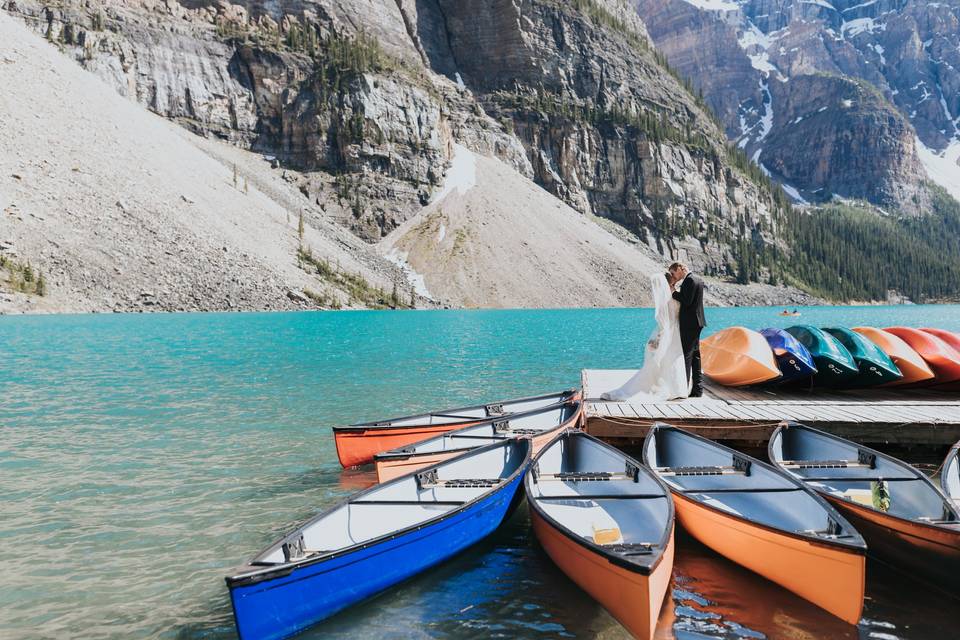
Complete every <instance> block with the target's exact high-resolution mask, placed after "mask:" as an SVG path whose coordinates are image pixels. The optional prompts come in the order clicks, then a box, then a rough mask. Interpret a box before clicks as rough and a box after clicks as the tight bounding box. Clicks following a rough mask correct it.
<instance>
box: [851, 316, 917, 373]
mask: <svg viewBox="0 0 960 640" xmlns="http://www.w3.org/2000/svg"><path fill="white" fill-rule="evenodd" d="M853 330H854V331H856V332H857V333H859V334H860V335H862V336H863V337H865V338H867V339H868V340H870V342H872V343H873V344H875V345H877V347H879V348H880V350H881V351H883V352H884V353H885V354H887V356H889V357H890V359H891V360H892V361H893V364H895V365H897V369H899V370H900V375H902V376H903V377H902V378H900V379H899V380H894V381H892V382H890V386H899V385H904V384H917V383H922V382H929V381H932V380H933V378H934V374H933V370H932V369H931V368H930V365H928V364H927V362H926V361H925V360H924V359H923V358H921V357H920V354H919V353H917V352H916V351H914V350H913V347H911V346H910V345H908V344H907V343H906V342H904V341H903V340H901V339H900V338H898V337H897V336H895V335H893V334H892V333H887V332H886V331H884V330H883V329H877V328H875V327H854V328H853Z"/></svg>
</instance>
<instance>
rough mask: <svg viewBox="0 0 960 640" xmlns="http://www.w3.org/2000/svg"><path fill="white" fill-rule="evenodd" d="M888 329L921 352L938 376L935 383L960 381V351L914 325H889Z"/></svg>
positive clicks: (921, 355)
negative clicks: (915, 327)
mask: <svg viewBox="0 0 960 640" xmlns="http://www.w3.org/2000/svg"><path fill="white" fill-rule="evenodd" d="M886 331H888V332H890V333H892V334H893V335H895V336H897V337H899V338H901V339H903V341H904V342H906V343H907V344H909V345H910V346H911V347H912V348H913V350H914V351H916V352H917V353H919V354H920V357H921V358H923V359H924V360H925V361H926V362H927V364H928V365H930V368H931V369H933V373H934V375H935V376H936V377H935V378H934V380H933V383H934V384H937V385H940V384H951V383H954V382H960V353H958V352H957V351H956V350H955V349H954V348H953V347H951V346H950V345H949V344H947V343H946V342H944V341H943V340H941V339H940V338H938V337H937V336H935V335H933V334H932V333H927V332H926V331H922V330H920V329H914V328H913V327H887V328H886Z"/></svg>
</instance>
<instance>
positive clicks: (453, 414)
mask: <svg viewBox="0 0 960 640" xmlns="http://www.w3.org/2000/svg"><path fill="white" fill-rule="evenodd" d="M576 394H577V391H576V390H575V389H568V390H566V391H561V392H559V393H550V394H546V395H541V396H531V397H529V398H518V399H515V400H502V401H500V402H493V403H489V404H481V405H475V406H470V407H456V408H453V409H443V410H440V411H434V412H432V413H422V414H418V415H414V416H403V417H399V418H388V419H385V420H377V421H374V422H361V423H357V424H354V425H350V427H347V428H356V427H405V426H410V425H440V424H451V423H456V422H464V421H472V420H483V419H485V418H489V417H491V416H499V415H503V414H507V413H521V412H526V411H533V410H535V409H540V408H542V407H546V406H548V405H551V404H556V403H557V402H564V401H567V400H569V399H571V398H572V397H574V396H575V395H576Z"/></svg>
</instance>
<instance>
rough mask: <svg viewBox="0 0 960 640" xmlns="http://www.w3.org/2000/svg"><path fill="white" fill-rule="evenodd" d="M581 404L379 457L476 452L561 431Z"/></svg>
mask: <svg viewBox="0 0 960 640" xmlns="http://www.w3.org/2000/svg"><path fill="white" fill-rule="evenodd" d="M580 408H581V403H580V402H572V403H567V404H560V405H550V406H549V407H545V408H540V409H536V410H534V411H528V412H525V413H521V414H513V415H509V416H503V417H502V418H496V419H493V420H487V421H484V422H482V423H480V424H478V425H473V426H470V427H464V428H463V429H457V430H456V431H448V432H446V433H444V434H441V435H439V436H437V437H435V438H430V439H428V440H423V441H422V442H418V443H416V444H413V445H408V446H406V447H401V448H399V449H393V450H391V451H386V452H384V453H381V454H378V455H377V456H376V458H377V459H384V458H390V457H398V456H408V455H411V454H415V455H423V454H429V453H444V452H447V451H460V450H465V449H473V448H476V447H481V446H483V445H486V444H492V443H494V442H499V441H501V440H504V439H506V438H516V437H520V436H533V435H537V434H540V433H544V432H546V431H551V430H553V429H557V428H559V427H560V426H561V425H563V424H564V423H565V422H567V421H569V420H571V419H573V418H575V417H576V416H577V415H579V413H580Z"/></svg>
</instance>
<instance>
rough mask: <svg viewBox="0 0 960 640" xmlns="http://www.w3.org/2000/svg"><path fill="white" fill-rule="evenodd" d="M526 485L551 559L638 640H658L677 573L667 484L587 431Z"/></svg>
mask: <svg viewBox="0 0 960 640" xmlns="http://www.w3.org/2000/svg"><path fill="white" fill-rule="evenodd" d="M524 487H525V489H526V492H527V502H528V504H529V505H530V519H531V521H532V522H533V531H534V533H535V534H536V536H537V540H539V541H540V545H541V546H542V547H543V549H544V551H546V552H547V555H549V556H550V558H551V559H552V560H553V562H554V563H555V564H556V565H557V566H558V567H560V569H561V570H562V571H563V572H564V573H565V574H567V576H568V577H569V578H570V579H571V580H573V581H574V582H576V583H577V584H578V585H579V586H580V587H581V588H582V589H583V590H584V591H586V592H587V593H589V594H590V595H591V596H592V597H593V598H594V599H595V600H596V601H597V602H599V603H600V604H602V605H603V606H604V608H606V610H607V611H609V612H610V615H612V616H613V617H614V618H616V619H617V620H618V621H619V622H620V623H621V624H622V625H623V626H624V627H626V629H627V631H629V632H630V633H631V634H632V635H633V636H634V637H636V638H641V639H643V640H647V639H649V638H652V637H653V633H654V629H655V628H656V626H657V618H658V617H659V614H660V608H661V607H662V606H663V601H664V598H665V597H666V593H667V589H668V588H669V586H670V574H671V572H672V570H673V550H674V548H673V530H674V521H673V518H674V511H673V501H672V500H671V499H670V491H669V489H667V487H666V485H665V484H664V483H663V482H661V481H660V480H659V479H658V478H657V477H656V476H654V475H653V474H652V473H651V472H650V470H649V469H647V468H645V467H643V466H642V465H641V464H640V463H638V462H637V461H636V460H634V459H633V458H630V457H629V456H627V455H625V454H623V453H622V452H621V451H618V450H617V449H614V448H613V447H610V446H608V445H606V444H604V443H602V442H600V441H599V440H597V439H595V438H592V437H591V436H588V435H587V434H585V433H583V432H580V431H567V432H565V433H563V434H562V435H561V436H560V437H559V438H557V439H556V440H554V441H553V442H552V443H551V444H549V445H547V446H546V447H545V448H544V449H543V451H541V452H540V455H539V456H538V458H537V459H536V460H535V461H534V463H533V465H532V466H531V470H530V472H529V473H527V477H526V480H525V481H524Z"/></svg>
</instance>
